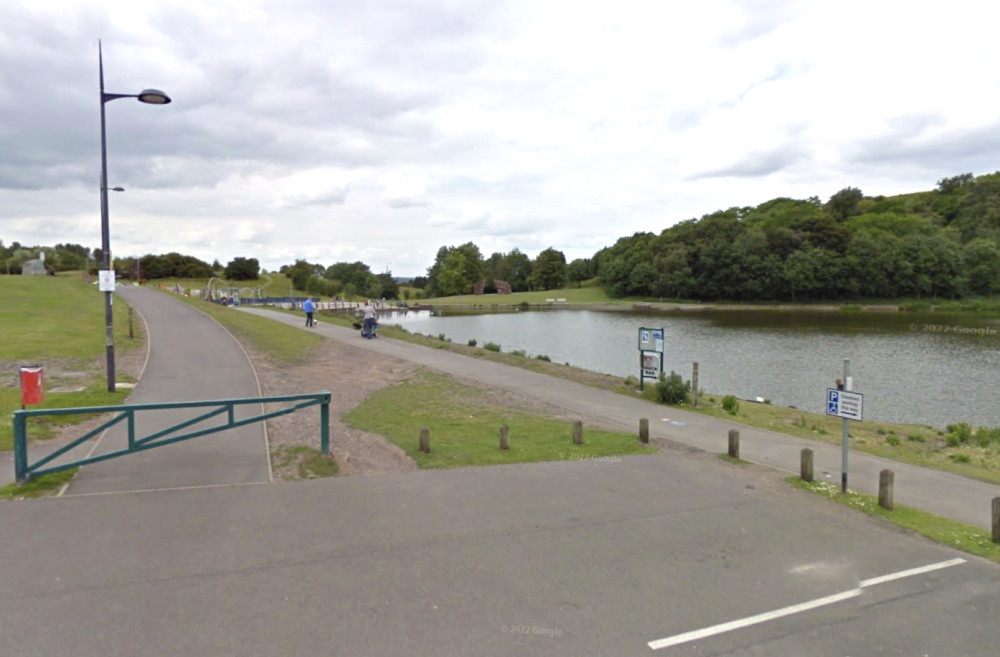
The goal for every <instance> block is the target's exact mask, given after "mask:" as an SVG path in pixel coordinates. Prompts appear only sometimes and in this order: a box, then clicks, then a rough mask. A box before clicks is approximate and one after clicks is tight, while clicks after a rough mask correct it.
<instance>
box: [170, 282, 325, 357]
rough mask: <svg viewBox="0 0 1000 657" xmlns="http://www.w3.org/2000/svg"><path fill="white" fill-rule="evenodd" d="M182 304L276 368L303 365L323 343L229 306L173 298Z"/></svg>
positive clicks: (283, 325) (314, 337)
mask: <svg viewBox="0 0 1000 657" xmlns="http://www.w3.org/2000/svg"><path fill="white" fill-rule="evenodd" d="M176 298H178V299H180V300H181V301H183V302H184V303H187V304H188V305H190V306H193V307H194V308H196V309H198V310H200V311H201V312H203V313H205V314H206V315H208V316H210V317H213V318H215V319H216V320H218V322H219V323H220V324H222V325H223V326H225V327H226V328H227V329H228V330H229V331H231V332H232V333H233V335H235V336H236V337H238V338H243V339H246V340H247V341H248V342H249V343H250V344H251V345H252V347H253V348H254V349H255V350H257V351H259V352H262V353H265V354H267V355H268V356H269V357H270V358H272V359H273V360H274V361H275V362H276V363H278V364H279V365H282V364H283V365H299V364H302V363H304V362H306V361H307V360H308V359H309V357H310V356H311V355H312V354H313V353H314V352H315V351H316V349H317V348H318V347H319V346H320V344H321V343H322V341H323V338H321V337H320V336H319V335H317V334H315V333H309V332H307V331H303V330H300V329H299V328H298V327H295V326H287V325H285V324H282V323H280V322H275V321H272V320H270V319H267V318H265V317H258V316H256V315H251V314H250V313H242V312H240V311H239V310H236V309H234V308H232V307H230V306H223V305H220V304H217V303H211V302H208V301H203V300H201V299H192V298H189V297H185V296H181V295H176Z"/></svg>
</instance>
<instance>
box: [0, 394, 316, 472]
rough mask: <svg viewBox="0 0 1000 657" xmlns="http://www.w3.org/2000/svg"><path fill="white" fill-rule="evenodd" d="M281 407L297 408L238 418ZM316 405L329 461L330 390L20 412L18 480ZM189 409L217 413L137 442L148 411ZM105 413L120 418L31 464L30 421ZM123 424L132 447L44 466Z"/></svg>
mask: <svg viewBox="0 0 1000 657" xmlns="http://www.w3.org/2000/svg"><path fill="white" fill-rule="evenodd" d="M281 402H295V403H294V404H292V405H291V406H289V407H286V408H281V409H278V410H276V411H270V412H267V413H261V414H259V415H255V416H253V417H248V418H243V419H240V420H237V419H236V412H235V411H236V407H237V406H245V405H247V404H270V403H281ZM316 405H319V407H320V418H319V424H320V426H319V431H320V451H321V452H322V453H323V455H324V456H325V455H329V453H330V392H329V391H326V390H324V391H323V392H317V393H308V394H301V395H281V396H277V397H251V398H244V399H216V400H212V401H190V402H164V403H160V404H122V405H120V406H82V407H79V408H49V409H38V410H31V411H14V475H15V477H16V479H17V482H18V483H24V482H25V481H27V480H29V479H31V478H32V477H38V476H41V475H43V474H50V473H52V472H59V471H60V470H68V469H69V468H75V467H79V466H81V465H87V464H88V463H97V462H98V461H106V460H107V459H113V458H115V457H118V456H124V455H125V454H132V453H134V452H141V451H143V450H147V449H153V448H154V447H162V446H164V445H170V444H172V443H177V442H180V441H182V440H190V439H191V438H197V437H198V436H204V435H207V434H211V433H218V432H220V431H226V430H227V429H235V428H236V427H242V426H244V425H246V424H253V423H254V422H263V421H264V420H268V419H270V418H272V417H278V416H281V415H288V414H289V413H294V412H295V411H298V410H300V409H303V408H307V407H309V406H316ZM183 408H210V409H211V410H209V411H207V412H205V413H202V414H201V415H198V416H196V417H193V418H190V419H187V420H184V421H183V422H179V423H177V424H175V425H173V426H171V427H169V428H167V429H162V430H160V431H157V432H155V433H152V434H150V435H148V436H143V437H136V435H135V417H136V414H137V413H141V412H143V411H162V410H169V409H183ZM104 413H114V417H112V418H111V419H110V420H108V421H107V422H104V423H103V424H101V425H100V426H99V427H97V428H96V429H94V430H93V431H90V432H88V433H87V434H86V435H84V436H83V437H81V438H77V439H76V440H74V441H72V442H71V443H69V444H68V445H65V446H63V447H60V448H59V449H58V450H56V451H54V452H52V453H51V454H49V455H48V456H46V457H44V458H42V459H39V460H38V461H36V462H34V463H32V464H30V465H29V463H28V418H32V417H44V416H51V415H93V414H104ZM223 414H225V420H226V421H225V423H224V424H218V425H215V426H211V427H205V428H202V429H197V430H195V431H191V432H188V433H182V434H178V435H175V434H177V432H178V431H180V430H182V429H186V428H188V427H191V426H193V425H195V424H198V423H199V422H204V421H205V420H208V419H211V418H214V417H216V416H220V415H223ZM123 420H124V421H125V422H126V424H127V427H128V447H127V448H125V449H120V450H117V451H114V452H108V453H106V454H99V455H97V456H90V457H87V458H84V459H79V460H76V461H73V462H70V463H60V464H59V465H53V466H50V467H47V468H46V467H44V466H45V465H47V464H49V463H52V462H53V461H54V460H56V459H57V458H59V457H60V456H62V455H63V454H65V453H66V452H68V451H70V450H72V449H74V448H76V447H77V446H78V445H80V444H82V443H84V442H86V441H88V440H90V439H91V438H93V437H94V436H96V435H98V434H100V433H102V432H103V431H106V430H107V429H109V428H111V427H113V426H114V425H116V424H118V423H119V422H122V421H123Z"/></svg>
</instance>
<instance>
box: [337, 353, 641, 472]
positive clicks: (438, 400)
mask: <svg viewBox="0 0 1000 657" xmlns="http://www.w3.org/2000/svg"><path fill="white" fill-rule="evenodd" d="M489 394H490V393H487V392H483V391H481V390H479V389H476V388H470V387H468V386H464V385H462V384H459V383H458V382H456V381H455V380H454V379H452V378H451V377H448V376H445V375H442V374H437V373H432V372H427V371H425V372H421V373H420V374H419V375H418V376H417V377H415V378H414V379H412V380H409V381H406V382H404V383H401V384H398V385H395V386H390V387H389V388H386V389H384V390H381V391H378V392H376V393H374V394H372V395H370V396H369V397H368V398H367V399H366V400H365V401H364V402H362V403H361V404H360V405H359V406H358V407H357V408H355V409H354V410H353V411H351V412H350V413H347V414H346V415H345V416H344V417H343V421H344V422H345V423H346V424H347V425H348V426H350V427H352V428H355V429H361V430H364V431H370V432H373V433H378V434H381V435H383V436H385V437H386V438H388V439H389V440H390V441H391V442H393V443H394V444H396V445H398V446H399V447H400V448H402V449H403V450H404V451H406V453H407V454H409V455H410V456H411V457H412V458H413V459H414V460H415V461H416V462H417V465H418V466H419V467H421V468H451V467H460V466H470V465H500V464H505V463H533V462H537V461H560V460H571V459H585V458H601V457H609V456H620V455H624V454H646V453H653V452H655V451H656V449H655V448H653V447H649V446H646V445H642V444H641V443H639V440H638V437H637V436H636V435H633V434H628V433H624V432H614V431H605V430H601V429H596V428H592V427H584V432H583V435H584V443H583V444H582V445H574V444H573V440H572V435H573V427H572V423H571V422H569V421H565V420H555V419H549V418H544V417H540V416H538V415H537V414H533V413H531V412H528V411H526V410H519V409H516V408H512V407H510V406H508V405H505V404H504V403H503V402H502V401H501V400H499V399H493V398H491V397H490V396H489ZM504 424H506V425H507V426H508V427H509V439H510V449H508V450H501V449H500V448H499V434H500V426H501V425H504ZM424 427H426V428H428V429H429V431H430V446H431V451H430V453H429V454H425V453H423V452H421V451H420V449H419V436H420V430H421V428H424Z"/></svg>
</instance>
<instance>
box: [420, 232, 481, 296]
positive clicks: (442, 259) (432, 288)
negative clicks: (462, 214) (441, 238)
mask: <svg viewBox="0 0 1000 657" xmlns="http://www.w3.org/2000/svg"><path fill="white" fill-rule="evenodd" d="M427 279H428V283H427V291H428V295H429V296H438V297H446V296H454V295H456V294H471V293H472V288H473V287H474V286H475V284H476V283H478V282H479V281H481V280H482V279H483V256H482V254H481V253H480V251H479V247H477V246H476V245H475V244H473V243H472V242H466V243H465V244H462V245H461V246H457V247H456V246H442V247H441V248H440V249H438V252H437V257H436V258H435V259H434V264H433V265H432V266H431V267H430V269H428V270H427Z"/></svg>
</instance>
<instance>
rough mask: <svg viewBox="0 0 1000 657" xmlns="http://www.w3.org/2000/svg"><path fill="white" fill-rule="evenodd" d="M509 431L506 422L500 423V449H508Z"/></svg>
mask: <svg viewBox="0 0 1000 657" xmlns="http://www.w3.org/2000/svg"><path fill="white" fill-rule="evenodd" d="M509 432H510V429H509V428H508V427H507V425H506V424H501V425H500V449H510V439H509V438H508V436H509Z"/></svg>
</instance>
